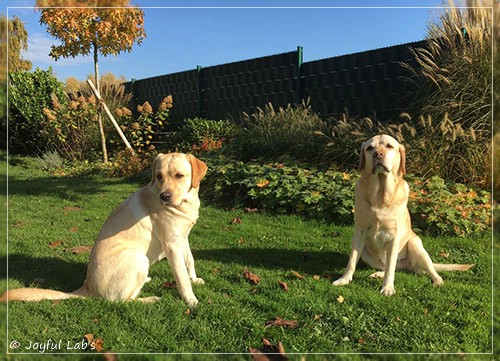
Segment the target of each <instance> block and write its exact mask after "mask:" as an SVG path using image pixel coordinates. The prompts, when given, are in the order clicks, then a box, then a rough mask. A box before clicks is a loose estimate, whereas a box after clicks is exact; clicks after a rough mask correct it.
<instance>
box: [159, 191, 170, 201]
mask: <svg viewBox="0 0 500 361" xmlns="http://www.w3.org/2000/svg"><path fill="white" fill-rule="evenodd" d="M160 200H161V202H162V203H164V204H165V203H170V202H171V201H172V193H170V192H163V193H160Z"/></svg>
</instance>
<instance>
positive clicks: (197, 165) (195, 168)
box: [188, 154, 208, 188]
mask: <svg viewBox="0 0 500 361" xmlns="http://www.w3.org/2000/svg"><path fill="white" fill-rule="evenodd" d="M188 159H189V162H190V163H191V174H192V176H191V187H193V188H198V186H199V185H200V181H201V180H202V179H203V177H204V176H205V174H206V173H207V170H208V167H207V165H206V164H205V163H204V162H202V161H201V160H199V159H198V158H196V157H195V156H194V155H192V154H188Z"/></svg>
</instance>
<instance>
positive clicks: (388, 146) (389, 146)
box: [386, 143, 394, 149]
mask: <svg viewBox="0 0 500 361" xmlns="http://www.w3.org/2000/svg"><path fill="white" fill-rule="evenodd" d="M386 147H387V148H391V149H392V148H394V147H393V146H392V144H389V143H387V145H386Z"/></svg>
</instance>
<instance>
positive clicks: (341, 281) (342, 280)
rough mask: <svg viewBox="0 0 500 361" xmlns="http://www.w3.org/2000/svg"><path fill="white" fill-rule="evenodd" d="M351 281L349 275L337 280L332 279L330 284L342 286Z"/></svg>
mask: <svg viewBox="0 0 500 361" xmlns="http://www.w3.org/2000/svg"><path fill="white" fill-rule="evenodd" d="M351 281H352V277H350V276H342V277H340V278H339V279H338V280H336V281H333V282H332V285H334V286H344V285H347V284H349V283H350V282H351Z"/></svg>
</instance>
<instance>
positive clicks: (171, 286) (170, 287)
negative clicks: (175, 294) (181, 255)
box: [161, 281, 177, 289]
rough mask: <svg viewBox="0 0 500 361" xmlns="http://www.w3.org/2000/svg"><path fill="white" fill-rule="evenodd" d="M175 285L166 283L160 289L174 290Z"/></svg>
mask: <svg viewBox="0 0 500 361" xmlns="http://www.w3.org/2000/svg"><path fill="white" fill-rule="evenodd" d="M176 287H177V286H176V283H175V281H173V282H170V281H167V282H163V284H162V285H161V288H166V289H173V288H176Z"/></svg>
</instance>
